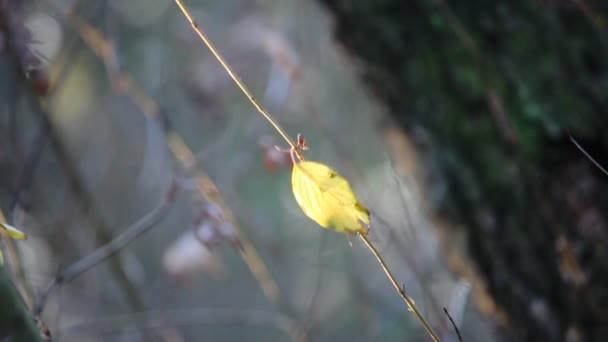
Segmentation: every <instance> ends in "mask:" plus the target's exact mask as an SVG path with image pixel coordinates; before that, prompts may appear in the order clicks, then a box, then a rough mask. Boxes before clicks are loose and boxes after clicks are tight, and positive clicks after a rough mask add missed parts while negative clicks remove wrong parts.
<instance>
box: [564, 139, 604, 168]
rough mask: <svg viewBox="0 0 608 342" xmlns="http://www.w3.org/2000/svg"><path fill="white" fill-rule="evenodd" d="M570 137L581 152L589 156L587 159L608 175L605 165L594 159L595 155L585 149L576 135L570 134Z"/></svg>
mask: <svg viewBox="0 0 608 342" xmlns="http://www.w3.org/2000/svg"><path fill="white" fill-rule="evenodd" d="M569 137H570V141H572V143H573V144H574V146H576V148H578V150H579V151H581V153H582V154H584V155H585V157H587V159H589V161H590V162H592V163H593V165H595V166H596V167H597V168H598V169H600V170H602V172H603V173H604V174H605V175H606V176H608V171H606V169H604V167H602V165H601V164H600V163H598V162H597V161H596V160H595V159H593V157H592V156H591V155H590V154H589V153H588V152H587V151H585V149H584V148H583V147H582V146H581V145H580V144H579V143H578V142H577V141H576V140H575V139H574V137H573V136H572V135H569Z"/></svg>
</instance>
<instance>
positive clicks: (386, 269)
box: [359, 234, 439, 342]
mask: <svg viewBox="0 0 608 342" xmlns="http://www.w3.org/2000/svg"><path fill="white" fill-rule="evenodd" d="M359 237H360V238H361V240H363V243H365V246H367V248H368V249H369V250H370V252H372V254H373V255H374V256H375V257H376V260H378V263H379V264H380V267H382V270H383V271H384V273H386V276H387V277H388V279H389V280H390V282H391V284H393V286H394V287H395V290H397V293H399V295H400V296H401V298H403V300H404V301H405V303H406V304H407V306H408V307H409V308H410V310H411V311H412V312H413V313H414V315H416V318H418V320H419V321H420V323H422V325H423V326H424V329H425V330H426V331H427V333H428V334H429V335H430V336H431V338H432V339H433V341H435V342H439V336H438V335H437V334H436V333H435V331H434V330H433V328H431V325H430V324H429V323H428V321H427V320H426V319H425V318H424V316H422V313H421V312H420V311H419V310H418V308H417V307H416V303H414V301H413V300H412V298H410V296H408V295H407V293H406V292H405V286H403V285H399V283H398V282H397V279H396V278H395V276H394V275H393V272H391V270H390V269H389V267H388V265H387V264H386V262H385V261H384V259H383V258H382V256H381V255H380V253H379V252H378V250H377V249H376V247H374V245H373V244H372V243H371V241H370V240H369V239H368V238H367V235H364V234H359Z"/></svg>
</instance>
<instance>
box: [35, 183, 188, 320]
mask: <svg viewBox="0 0 608 342" xmlns="http://www.w3.org/2000/svg"><path fill="white" fill-rule="evenodd" d="M177 191H178V186H177V185H176V184H175V182H173V183H172V184H171V187H170V189H169V191H167V193H166V195H165V196H163V199H162V200H161V202H160V203H159V204H158V205H157V206H156V207H155V208H154V209H152V210H151V211H150V212H148V213H147V214H146V215H144V216H142V217H141V218H140V219H139V220H137V221H136V222H135V223H134V224H132V225H131V226H129V227H128V228H127V229H125V230H124V231H123V232H122V233H121V234H120V235H118V236H117V237H115V238H114V239H112V240H111V241H110V242H108V243H107V244H105V245H103V246H102V247H100V248H98V249H96V250H95V251H94V252H92V253H91V254H89V255H87V256H86V257H84V258H82V259H80V260H78V261H77V262H75V263H73V264H72V265H70V266H68V267H67V268H66V269H64V270H63V271H61V272H60V273H59V274H58V275H57V276H56V277H55V278H54V279H53V280H52V281H51V282H50V283H49V284H48V285H47V286H46V287H45V288H44V290H42V292H41V293H40V295H39V296H38V298H37V300H36V304H35V305H34V309H33V312H34V315H36V316H37V315H39V314H40V313H41V312H42V309H43V308H44V304H45V303H46V299H47V297H48V295H49V294H50V293H51V292H52V291H53V290H54V289H55V288H56V287H57V286H59V285H62V284H64V283H67V282H69V281H71V280H73V279H74V278H76V277H78V276H79V275H80V274H82V273H84V272H86V271H88V270H90V269H91V268H93V267H95V266H97V265H98V264H99V263H101V262H103V261H104V260H106V259H108V258H109V257H111V256H112V255H114V254H116V253H117V252H119V251H120V250H121V249H123V248H125V247H126V246H127V245H129V244H130V243H131V242H133V241H134V240H135V239H137V238H138V237H139V236H141V235H142V234H144V233H145V232H147V231H148V230H150V229H151V228H153V227H154V226H155V225H156V224H157V223H158V222H160V221H161V220H162V219H163V218H164V217H165V215H166V214H167V213H168V212H169V209H170V208H171V205H172V204H173V202H174V199H175V197H176V195H177Z"/></svg>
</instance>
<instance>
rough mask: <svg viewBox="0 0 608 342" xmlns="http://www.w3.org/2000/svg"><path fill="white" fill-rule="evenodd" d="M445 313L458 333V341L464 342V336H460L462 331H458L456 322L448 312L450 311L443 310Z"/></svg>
mask: <svg viewBox="0 0 608 342" xmlns="http://www.w3.org/2000/svg"><path fill="white" fill-rule="evenodd" d="M443 312H445V314H446V315H447V316H448V318H449V319H450V322H451V323H452V326H453V327H454V330H455V331H456V336H458V341H460V342H463V341H462V336H460V330H458V326H457V325H456V323H454V320H453V319H452V316H450V313H449V312H448V309H446V308H443Z"/></svg>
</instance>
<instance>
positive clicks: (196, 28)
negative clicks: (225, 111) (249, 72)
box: [175, 0, 305, 160]
mask: <svg viewBox="0 0 608 342" xmlns="http://www.w3.org/2000/svg"><path fill="white" fill-rule="evenodd" d="M175 3H176V4H177V7H179V9H180V10H181V11H182V13H183V14H184V17H186V19H187V20H188V22H189V23H190V26H192V29H193V30H194V32H196V34H197V35H198V37H199V38H200V39H201V40H202V41H203V43H205V45H207V47H208V48H209V50H210V51H211V53H212V54H213V56H215V58H216V59H217V60H218V62H220V64H221V65H222V67H224V69H225V70H226V72H227V73H228V75H229V76H230V77H231V78H232V80H233V81H234V83H236V85H237V86H238V87H239V89H241V91H242V92H243V94H245V96H247V99H248V100H249V102H251V104H252V105H253V106H254V107H255V109H257V111H258V112H259V113H260V114H261V115H262V116H263V117H264V118H265V119H266V120H268V122H270V124H271V125H272V127H274V128H275V129H276V131H277V132H279V134H280V135H281V137H283V139H284V140H285V141H286V142H287V143H288V144H289V146H290V147H291V148H292V149H294V151H295V152H296V153H297V154H298V157H300V159H301V160H305V159H304V156H303V155H302V152H301V151H300V149H299V148H298V146H297V144H295V143H294V142H293V140H291V138H290V137H289V135H288V134H287V133H286V132H285V130H284V129H283V128H282V127H281V125H279V123H278V122H277V121H276V120H275V119H274V118H273V117H272V115H270V113H268V111H267V110H266V109H264V107H262V105H261V104H260V103H259V102H258V101H257V100H256V99H255V98H254V97H253V95H252V94H251V92H250V91H249V89H247V87H246V86H245V84H244V83H243V81H241V79H240V78H239V77H238V76H237V74H236V73H235V72H234V71H232V68H230V66H229V65H228V63H226V61H225V60H224V58H223V57H222V55H221V54H220V53H219V52H218V51H217V49H216V48H215V46H214V45H213V43H211V41H210V40H209V39H208V38H207V36H206V35H205V34H204V33H203V31H202V29H201V27H200V26H199V24H198V23H197V22H196V21H195V20H194V18H193V17H192V15H191V14H190V11H189V10H188V9H187V8H186V6H185V5H184V3H183V2H182V1H181V0H175Z"/></svg>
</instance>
